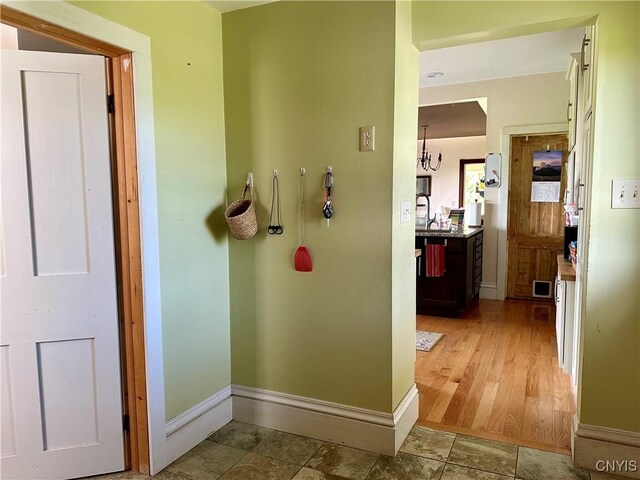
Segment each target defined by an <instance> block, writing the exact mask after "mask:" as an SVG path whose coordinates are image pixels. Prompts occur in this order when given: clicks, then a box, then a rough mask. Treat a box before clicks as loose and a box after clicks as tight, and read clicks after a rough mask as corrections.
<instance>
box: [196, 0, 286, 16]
mask: <svg viewBox="0 0 640 480" xmlns="http://www.w3.org/2000/svg"><path fill="white" fill-rule="evenodd" d="M273 1H276V0H205V2H204V3H208V4H209V5H211V6H212V7H213V8H215V9H216V10H218V11H219V12H223V13H224V12H231V11H233V10H240V9H242V8H249V7H255V6H256V5H262V4H263V3H271V2H273Z"/></svg>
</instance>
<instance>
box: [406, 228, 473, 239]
mask: <svg viewBox="0 0 640 480" xmlns="http://www.w3.org/2000/svg"><path fill="white" fill-rule="evenodd" d="M482 230H483V227H465V228H464V230H462V231H460V232H447V231H442V230H417V229H416V237H440V238H469V237H473V236H474V235H475V234H477V233H480V232H481V231H482Z"/></svg>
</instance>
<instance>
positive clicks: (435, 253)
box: [425, 243, 447, 277]
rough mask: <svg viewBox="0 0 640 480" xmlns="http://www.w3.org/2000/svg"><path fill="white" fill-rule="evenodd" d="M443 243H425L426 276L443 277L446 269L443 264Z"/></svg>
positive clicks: (444, 253)
mask: <svg viewBox="0 0 640 480" xmlns="http://www.w3.org/2000/svg"><path fill="white" fill-rule="evenodd" d="M445 248H446V247H445V245H436V244H433V243H428V244H427V249H426V252H425V253H426V257H427V258H426V262H427V277H443V276H444V273H445V272H446V271H447V268H446V266H445V261H446V250H445Z"/></svg>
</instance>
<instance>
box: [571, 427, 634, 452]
mask: <svg viewBox="0 0 640 480" xmlns="http://www.w3.org/2000/svg"><path fill="white" fill-rule="evenodd" d="M576 435H577V436H579V437H584V438H591V439H593V440H601V441H603V442H609V443H619V444H621V445H629V446H631V447H640V433H638V432H630V431H628V430H618V429H616V428H608V427H598V426H596V425H587V424H585V423H578V428H577V430H576Z"/></svg>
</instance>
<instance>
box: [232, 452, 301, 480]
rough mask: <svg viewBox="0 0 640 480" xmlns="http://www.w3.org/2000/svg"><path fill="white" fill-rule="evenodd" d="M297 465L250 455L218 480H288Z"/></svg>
mask: <svg viewBox="0 0 640 480" xmlns="http://www.w3.org/2000/svg"><path fill="white" fill-rule="evenodd" d="M299 469H300V466H299V465H294V464H293V463H289V462H283V461H282V460H277V459H275V458H269V457H265V456H263V455H258V454H257V453H250V454H248V455H247V456H246V457H244V458H243V459H242V460H240V461H239V462H238V463H236V464H235V465H234V466H233V467H232V468H231V469H230V470H229V471H228V472H227V473H225V474H224V475H223V476H222V477H220V480H290V479H291V478H293V476H294V475H295V474H296V472H297V471H298V470H299Z"/></svg>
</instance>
